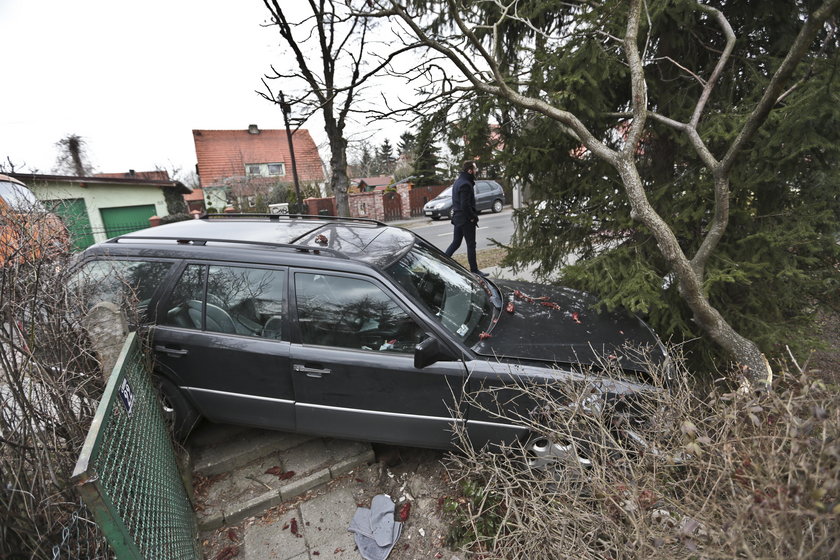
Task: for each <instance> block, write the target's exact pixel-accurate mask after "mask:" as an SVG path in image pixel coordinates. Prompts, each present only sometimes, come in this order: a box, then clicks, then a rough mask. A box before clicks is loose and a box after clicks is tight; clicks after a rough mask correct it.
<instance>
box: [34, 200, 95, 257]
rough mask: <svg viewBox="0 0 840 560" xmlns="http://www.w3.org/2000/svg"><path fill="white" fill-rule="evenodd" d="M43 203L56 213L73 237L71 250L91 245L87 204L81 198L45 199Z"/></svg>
mask: <svg viewBox="0 0 840 560" xmlns="http://www.w3.org/2000/svg"><path fill="white" fill-rule="evenodd" d="M43 202H44V205H45V206H46V207H47V208H49V209H50V210H52V211H53V212H55V213H56V214H58V215H59V216H60V217H61V219H62V221H64V225H65V226H67V230H68V231H69V232H70V236H71V237H72V239H73V250H74V251H81V250H82V249H86V248H87V247H90V246H91V245H93V230H92V229H91V227H90V219H89V218H88V213H87V206H85V201H84V199H82V198H65V199H62V200H45V201H43Z"/></svg>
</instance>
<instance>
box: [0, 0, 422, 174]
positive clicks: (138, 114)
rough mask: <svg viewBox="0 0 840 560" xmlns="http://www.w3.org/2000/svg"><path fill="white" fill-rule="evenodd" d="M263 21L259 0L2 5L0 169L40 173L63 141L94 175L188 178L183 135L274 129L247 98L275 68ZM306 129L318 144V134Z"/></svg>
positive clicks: (191, 159)
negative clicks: (155, 173) (74, 142)
mask: <svg viewBox="0 0 840 560" xmlns="http://www.w3.org/2000/svg"><path fill="white" fill-rule="evenodd" d="M281 2H282V4H281V5H284V7H285V5H286V4H288V5H292V4H298V3H300V4H303V3H302V1H301V0H281ZM302 7H305V4H303V6H302ZM268 16H269V12H268V10H267V9H266V7H265V5H264V4H263V2H262V0H145V1H143V2H127V1H124V0H123V1H120V0H0V160H2V162H3V163H7V162H6V158H7V156H8V157H9V158H11V160H12V162H13V163H14V164H15V166H16V169H17V170H19V171H37V172H40V173H49V172H50V171H51V170H52V168H53V167H54V165H55V161H56V156H57V150H56V147H55V143H56V142H57V141H58V140H60V139H61V138H63V137H64V136H66V135H68V134H71V133H72V134H77V135H79V136H81V137H83V138H84V140H85V141H86V144H87V153H88V156H89V160H90V162H91V163H92V164H93V166H94V167H95V169H96V171H98V172H125V171H128V170H129V169H134V170H136V171H148V170H152V169H154V168H155V167H156V166H162V167H164V168H166V169H172V168H177V167H180V168H181V169H182V170H183V171H185V172H186V171H189V170H192V169H194V165H195V147H194V145H193V140H192V130H193V129H245V128H247V127H248V125H249V124H257V125H259V127H260V128H262V129H271V128H282V127H283V118H282V114H281V112H280V110H279V108H278V107H277V106H275V105H274V104H272V103H270V102H268V101H266V100H264V99H263V98H262V97H260V96H259V95H258V94H257V93H256V92H255V90H263V85H262V83H261V81H260V79H261V78H262V76H263V75H264V74H265V73H266V72H268V71H269V66H270V65H271V64H274V65H275V66H278V68H280V67H284V63H283V60H282V59H281V57H280V52H281V50H280V47H279V44H280V37H279V34H278V33H277V31H276V30H275V29H273V28H271V27H267V28H263V27H261V26H260V24H261V23H264V22H266V21H267V20H268ZM276 87H277V84H276V83H272V88H273V89H274V90H275V91H276ZM305 128H308V129H309V130H310V132H311V133H312V135H313V137H314V138H315V141H316V143H318V144H322V143H324V142H325V140H326V136H325V134H324V132H323V128H322V125H321V124H320V123H314V122H313V123H311V124H310V123H307V125H305ZM364 128H365V127H364V126H363V125H357V126H356V127H355V130H351V132H354V131H355V132H358V131H360V130H363V129H364ZM404 130H405V128H404V126H403V125H399V126H394V127H391V128H389V129H388V130H386V131H383V132H380V133H378V134H375V135H374V137H373V138H372V141H373V142H374V143H375V144H380V143H381V142H382V141H383V140H384V139H385V138H386V137H387V138H388V139H389V140H390V141H391V143H392V144H393V145H396V143H397V142H398V140H399V134H401V132H402V131H404ZM325 156H326V152H325V151H324V150H323V149H322V158H324V157H325Z"/></svg>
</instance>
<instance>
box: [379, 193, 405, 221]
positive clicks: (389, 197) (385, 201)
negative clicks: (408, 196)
mask: <svg viewBox="0 0 840 560" xmlns="http://www.w3.org/2000/svg"><path fill="white" fill-rule="evenodd" d="M382 206H383V210H384V211H385V221H386V222H387V221H390V220H399V219H402V217H403V216H402V199H401V198H400V195H398V194H397V193H395V192H386V193H383V194H382Z"/></svg>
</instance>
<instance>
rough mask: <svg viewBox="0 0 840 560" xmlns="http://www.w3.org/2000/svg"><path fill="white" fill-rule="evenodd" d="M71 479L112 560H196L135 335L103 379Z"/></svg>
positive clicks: (187, 506)
mask: <svg viewBox="0 0 840 560" xmlns="http://www.w3.org/2000/svg"><path fill="white" fill-rule="evenodd" d="M72 480H73V481H74V482H75V483H76V484H77V488H78V490H79V493H80V494H81V496H82V498H83V499H84V501H85V503H86V504H87V506H88V508H89V509H90V510H91V511H92V512H93V515H94V518H95V519H96V522H97V524H98V525H99V527H100V528H101V530H102V532H103V533H104V534H105V536H106V538H107V539H108V542H109V543H110V545H111V547H112V548H113V550H114V552H115V553H116V555H117V557H118V558H119V559H120V560H123V559H124V558H129V559H138V560H139V559H143V560H150V559H161V560H174V559H185V560H186V559H195V558H200V557H201V552H200V548H199V543H198V538H197V527H196V520H195V514H194V512H193V509H192V504H191V503H190V499H189V496H188V494H187V490H186V488H185V486H184V481H183V480H182V478H181V474H180V471H179V468H178V461H177V458H176V455H175V451H174V449H173V446H172V441H171V438H170V435H169V428H168V426H167V423H166V420H165V418H164V415H163V411H162V409H161V406H160V403H159V401H158V396H157V391H156V389H155V387H154V384H153V382H152V379H151V376H150V375H149V368H148V363H147V357H146V355H145V354H144V352H143V348H142V344H141V342H140V339H139V338H138V336H137V334H136V333H132V334H130V335H129V338H128V340H127V341H126V343H125V346H124V348H123V351H122V354H121V355H120V358H119V360H118V362H117V365H116V367H115V368H114V371H113V373H112V374H111V377H110V379H109V380H108V385H107V387H106V389H105V394H104V395H103V397H102V401H101V402H100V404H99V408H98V410H97V412H96V416H95V418H94V421H93V424H92V426H91V430H90V433H89V434H88V437H87V440H86V441H85V445H84V448H83V449H82V453H81V456H80V457H79V460H78V462H77V464H76V469H75V471H74V473H73V479H72Z"/></svg>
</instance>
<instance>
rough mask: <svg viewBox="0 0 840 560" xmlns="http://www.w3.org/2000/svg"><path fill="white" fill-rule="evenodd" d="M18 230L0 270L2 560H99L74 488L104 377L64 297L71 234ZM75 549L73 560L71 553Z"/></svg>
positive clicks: (99, 547) (35, 214)
mask: <svg viewBox="0 0 840 560" xmlns="http://www.w3.org/2000/svg"><path fill="white" fill-rule="evenodd" d="M42 219H50V220H54V219H55V217H54V216H52V217H50V218H46V217H45V216H44V214H43V212H42V211H40V210H38V209H33V211H32V212H30V213H29V214H28V215H27V216H26V219H25V220H21V221H20V222H19V223H15V224H12V222H11V221H9V222H6V225H8V226H9V227H15V230H14V231H13V232H12V231H10V230H5V231H4V234H7V235H11V234H13V235H14V238H15V243H13V244H9V245H7V246H6V249H7V250H6V251H5V252H4V255H3V257H4V259H3V262H2V264H0V327H2V328H0V396H1V397H2V398H0V442H2V446H0V482H2V488H0V558H67V557H80V558H98V557H106V555H107V554H108V551H107V549H106V546H105V545H104V541H103V540H102V539H101V536H100V534H99V532H98V530H97V528H96V525H95V524H94V523H93V522H92V521H90V520H89V519H87V513H86V512H85V510H84V509H83V508H82V507H81V506H80V502H79V498H78V496H77V495H76V493H75V491H74V489H73V487H72V485H71V484H70V482H69V480H68V479H69V478H70V475H71V474H72V471H73V467H74V465H75V462H76V459H77V458H78V456H79V452H80V450H81V448H82V444H83V443H84V439H85V436H86V434H87V430H88V428H89V426H90V423H91V420H92V418H93V415H94V413H95V411H96V406H97V402H98V399H99V397H100V396H101V394H102V390H103V383H102V376H101V375H100V373H99V371H98V364H97V362H96V360H95V358H94V357H93V356H92V355H91V353H90V352H89V350H88V348H89V345H88V344H87V341H86V339H85V337H84V336H83V335H82V334H81V330H80V329H79V328H78V325H77V323H76V320H75V318H74V317H75V316H74V313H73V306H72V304H71V300H70V298H69V297H68V294H67V290H66V289H65V285H66V283H65V278H64V276H65V274H66V271H67V269H68V257H69V256H68V253H67V248H68V244H67V239H66V234H65V233H64V232H63V231H62V230H61V229H56V228H52V227H50V228H43V227H38V226H37V224H38V221H39V220H42ZM71 551H72V552H71Z"/></svg>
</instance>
